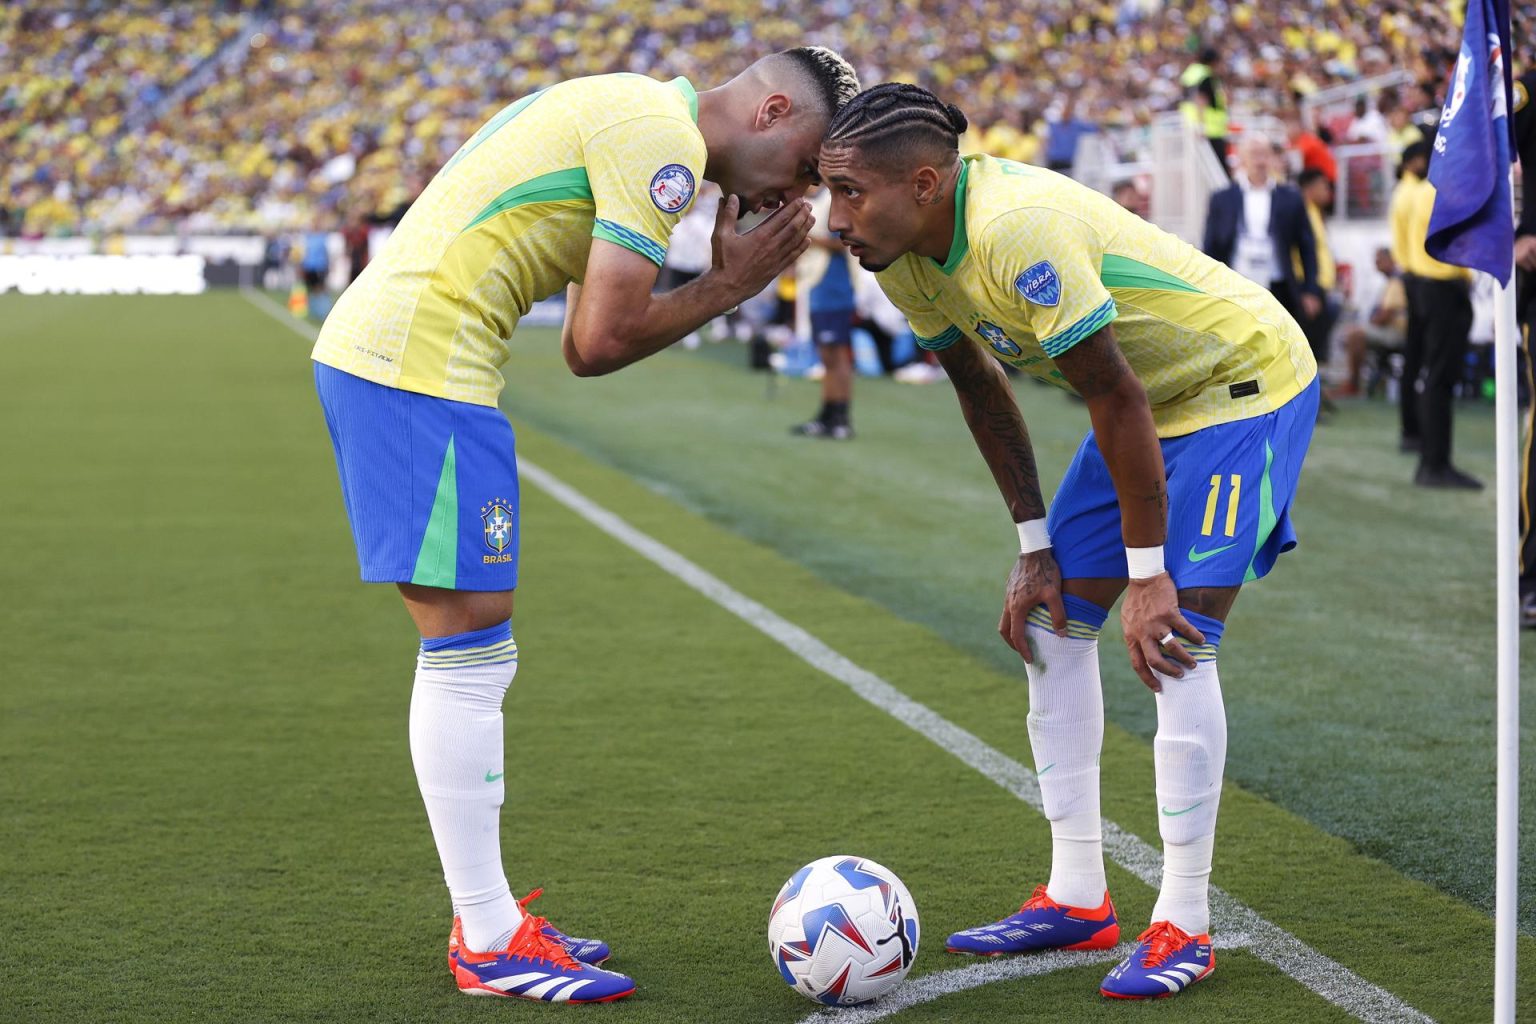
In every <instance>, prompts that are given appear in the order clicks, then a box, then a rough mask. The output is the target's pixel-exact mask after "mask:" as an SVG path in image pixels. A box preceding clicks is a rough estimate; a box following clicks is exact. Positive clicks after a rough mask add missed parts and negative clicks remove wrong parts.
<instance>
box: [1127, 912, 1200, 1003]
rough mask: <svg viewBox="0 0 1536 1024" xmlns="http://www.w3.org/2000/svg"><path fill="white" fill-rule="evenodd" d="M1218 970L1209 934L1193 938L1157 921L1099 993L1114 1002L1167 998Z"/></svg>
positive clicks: (1145, 932) (1174, 926) (1166, 922)
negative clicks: (1115, 1000) (1117, 1000)
mask: <svg viewBox="0 0 1536 1024" xmlns="http://www.w3.org/2000/svg"><path fill="white" fill-rule="evenodd" d="M1215 969H1216V950H1214V949H1212V948H1211V937H1210V936H1209V935H1205V934H1201V935H1191V934H1189V933H1188V932H1186V931H1184V930H1182V929H1180V928H1179V927H1177V926H1176V925H1174V924H1173V923H1172V922H1170V921H1156V922H1154V923H1153V925H1152V927H1150V928H1148V929H1147V930H1146V931H1144V932H1142V933H1141V934H1140V935H1138V936H1137V937H1136V948H1135V949H1134V950H1132V951H1131V955H1130V956H1128V957H1126V958H1125V959H1124V960H1122V961H1120V963H1119V964H1118V965H1116V967H1115V969H1114V970H1112V971H1110V972H1109V974H1108V975H1107V976H1106V977H1105V978H1104V984H1103V985H1101V986H1100V987H1099V991H1100V992H1101V993H1102V994H1104V995H1106V996H1109V997H1111V998H1113V999H1166V998H1167V997H1169V996H1176V995H1178V994H1179V993H1180V992H1182V991H1184V990H1185V989H1186V988H1188V987H1189V986H1191V985H1193V984H1194V983H1195V982H1197V981H1199V980H1200V979H1202V978H1206V977H1209V976H1210V973H1211V972H1212V971H1214V970H1215Z"/></svg>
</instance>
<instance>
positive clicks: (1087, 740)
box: [1025, 597, 1106, 907]
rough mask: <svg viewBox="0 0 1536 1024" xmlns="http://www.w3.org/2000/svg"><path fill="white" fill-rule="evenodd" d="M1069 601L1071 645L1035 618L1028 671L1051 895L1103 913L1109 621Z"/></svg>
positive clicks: (1044, 618) (1037, 613) (1039, 615)
mask: <svg viewBox="0 0 1536 1024" xmlns="http://www.w3.org/2000/svg"><path fill="white" fill-rule="evenodd" d="M1065 600H1066V605H1067V616H1068V623H1067V633H1068V635H1067V636H1065V637H1059V636H1057V635H1056V634H1055V633H1054V632H1052V630H1051V620H1050V616H1049V615H1048V614H1047V613H1046V611H1045V608H1044V607H1043V606H1042V607H1039V608H1036V609H1035V610H1034V611H1033V612H1031V613H1030V617H1029V639H1030V641H1031V643H1032V644H1033V646H1034V662H1033V663H1032V664H1028V665H1026V666H1025V672H1026V673H1027V674H1028V676H1029V745H1030V749H1031V751H1032V752H1033V754H1034V758H1035V774H1036V777H1037V778H1038V779H1039V783H1040V797H1041V800H1042V802H1043V803H1044V805H1045V816H1046V818H1047V819H1049V820H1050V823H1051V879H1050V881H1049V882H1048V883H1047V885H1046V895H1048V896H1050V898H1051V899H1053V900H1055V901H1056V902H1057V903H1063V904H1066V905H1067V906H1069V907H1097V906H1099V905H1100V904H1101V903H1102V902H1103V901H1104V891H1105V880H1104V842H1103V832H1102V829H1101V826H1100V822H1099V750H1100V748H1101V747H1102V746H1103V745H1104V694H1103V690H1102V689H1101V687H1100V684H1099V627H1100V626H1102V625H1103V624H1104V617H1105V614H1106V613H1105V611H1104V609H1102V608H1100V607H1099V606H1097V605H1095V604H1093V603H1091V602H1089V601H1083V600H1080V599H1078V598H1074V597H1068V598H1066V599H1065Z"/></svg>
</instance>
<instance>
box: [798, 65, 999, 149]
mask: <svg viewBox="0 0 1536 1024" xmlns="http://www.w3.org/2000/svg"><path fill="white" fill-rule="evenodd" d="M968 123H969V122H967V121H966V119H965V114H963V113H961V111H960V108H959V107H957V106H955V105H954V104H953V103H945V102H944V101H943V100H940V99H939V98H938V97H937V96H935V95H934V94H933V93H931V92H929V91H928V90H927V89H924V88H922V87H920V86H916V85H908V84H906V83H904V82H887V83H885V84H883V85H877V86H875V87H874V88H872V89H867V90H865V91H864V92H861V93H859V94H858V95H857V96H855V97H854V98H853V99H851V100H849V101H848V104H847V105H846V106H844V107H843V108H842V110H840V111H838V113H837V116H835V117H834V118H832V122H831V123H830V124H829V125H827V134H826V135H825V137H824V138H823V139H822V144H823V145H827V146H834V147H842V146H848V147H856V148H858V149H859V150H860V152H861V153H862V154H863V155H864V156H865V157H866V158H867V159H869V160H871V161H872V162H874V163H877V164H881V165H885V166H890V165H893V164H896V163H898V162H903V161H905V160H909V159H910V158H911V157H913V156H915V155H918V154H922V155H930V154H934V155H943V154H946V153H947V154H950V155H958V154H959V152H960V134H961V133H962V132H964V131H965V129H966V126H967V124H968Z"/></svg>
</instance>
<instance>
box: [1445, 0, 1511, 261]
mask: <svg viewBox="0 0 1536 1024" xmlns="http://www.w3.org/2000/svg"><path fill="white" fill-rule="evenodd" d="M1508 54H1509V0H1468V2H1467V24H1466V32H1465V34H1464V35H1463V36H1462V40H1461V56H1460V57H1459V58H1458V59H1457V61H1456V77H1455V78H1454V80H1453V81H1452V83H1451V95H1450V98H1449V99H1447V100H1446V103H1445V110H1444V112H1443V113H1442V114H1441V115H1440V131H1439V132H1438V133H1437V134H1436V135H1435V147H1434V155H1433V156H1432V157H1431V158H1430V162H1429V180H1430V183H1431V184H1433V185H1434V186H1435V209H1434V212H1433V213H1432V214H1430V218H1429V237H1428V238H1427V239H1425V243H1424V248H1425V249H1426V250H1427V251H1428V252H1429V254H1430V255H1431V256H1433V257H1435V258H1436V259H1438V260H1441V261H1443V262H1445V263H1452V264H1455V265H1456V266H1459V267H1471V268H1473V269H1474V270H1481V271H1484V272H1486V273H1488V274H1491V275H1493V277H1495V278H1497V279H1498V282H1499V283H1500V284H1501V285H1505V286H1508V285H1509V275H1510V270H1511V267H1512V265H1513V262H1514V258H1513V254H1514V250H1515V212H1514V203H1513V200H1512V199H1511V197H1510V192H1509V167H1510V164H1511V163H1512V162H1513V159H1514V157H1513V152H1514V146H1513V133H1512V129H1511V125H1510V122H1509V109H1510V107H1511V106H1512V105H1513V103H1512V99H1513V89H1512V82H1511V77H1510V67H1509V61H1508Z"/></svg>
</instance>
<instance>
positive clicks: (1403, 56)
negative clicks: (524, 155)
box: [0, 0, 1536, 237]
mask: <svg viewBox="0 0 1536 1024" xmlns="http://www.w3.org/2000/svg"><path fill="white" fill-rule="evenodd" d="M1516 6H1517V7H1519V8H1526V7H1531V6H1536V5H1533V4H1531V3H1529V2H1524V3H1520V4H1517V5H1516ZM1520 13H1523V12H1517V20H1519V15H1520ZM1456 35H1457V32H1456V30H1455V29H1454V28H1453V27H1452V26H1450V25H1449V23H1448V21H1447V16H1446V15H1445V14H1443V13H1442V12H1441V10H1440V9H1439V8H1438V7H1429V8H1422V9H1421V8H1419V7H1418V6H1416V5H1409V4H1406V3H1405V2H1403V0H1369V2H1368V3H1366V4H1365V5H1364V8H1363V9H1357V8H1354V7H1349V8H1346V6H1345V5H1343V4H1340V3H1337V2H1331V0H1311V2H1309V3H1307V4H1305V5H1261V4H1254V3H1238V4H1234V5H1225V4H1209V3H1206V2H1204V0H1201V2H1196V3H1194V4H1190V5H1182V4H1179V5H1175V4H1166V5H1164V4H1161V3H1158V2H1155V0H1120V2H1119V3H1110V2H1103V3H1099V4H1097V5H1094V4H1087V5H1084V4H1080V3H1078V2H1076V0H1039V2H1036V3H1032V4H1028V5H1022V6H1021V5H1017V4H1013V3H1009V2H1007V0H939V2H935V3H926V4H923V5H921V6H920V7H918V6H915V5H907V4H902V3H897V2H894V0H829V2H826V3H822V4H819V5H810V6H805V5H800V4H793V3H790V2H789V0H767V2H765V3H758V2H748V0H712V2H710V3H704V4H688V5H683V4H675V3H655V2H644V3H642V2H639V0H613V2H609V3H604V4H601V5H596V4H594V5H590V6H583V5H581V4H574V3H567V2H563V0H529V2H526V3H518V4H507V3H502V2H500V0H461V2H458V3H455V4H453V5H429V6H423V5H420V4H416V3H411V2H406V0H344V2H338V0H330V2H310V0H303V2H301V0H278V2H274V0H260V2H246V3H236V2H226V3H223V4H220V5H217V6H216V7H210V5H208V4H205V3H167V4H163V5H160V6H158V7H154V8H149V9H147V10H146V9H142V8H134V9H132V10H129V9H125V8H123V7H122V6H121V5H118V4H113V3H108V2H101V0H91V2H87V3H83V4H82V3H74V4H65V3H62V2H58V0H48V2H43V3H28V4H21V5H7V6H6V7H5V8H4V9H3V10H0V148H3V149H4V150H5V151H6V153H7V155H8V157H9V159H8V161H7V164H8V166H7V167H6V169H5V171H4V174H5V177H4V179H0V213H3V216H0V231H4V232H5V233H8V234H12V235H25V236H32V237H36V236H41V235H64V234H102V233H113V232H127V231H135V232H145V231H149V232H154V231H171V230H183V231H185V230H191V231H198V232H205V233H207V232H220V231H245V232H249V231H276V230H283V229H292V228H295V227H299V226H311V225H313V224H315V223H316V221H317V219H324V217H328V216H335V215H341V216H344V217H351V218H356V217H361V216H365V215H367V214H369V213H374V212H379V211H384V210H388V209H393V208H397V207H398V206H399V205H400V204H401V203H402V202H403V201H406V200H408V199H409V198H410V197H411V196H412V195H414V193H415V191H416V190H417V189H419V188H420V187H421V185H422V184H423V183H424V181H425V179H426V177H427V176H429V175H430V174H432V173H433V172H434V171H435V170H436V168H437V167H438V166H439V165H440V164H441V163H442V162H443V161H444V160H445V159H446V158H447V156H448V155H449V154H450V153H451V152H452V151H453V150H454V149H455V148H456V147H457V146H458V145H459V143H460V142H462V141H463V140H464V139H465V138H467V137H468V136H469V135H470V134H471V133H472V132H473V131H474V129H475V128H476V127H477V126H478V125H479V124H481V123H482V122H483V121H484V120H485V119H486V118H487V117H488V116H489V115H490V114H491V113H493V112H494V111H495V110H497V109H498V108H499V107H501V106H502V105H504V104H505V103H506V102H507V101H508V99H509V98H511V97H515V96H518V95H520V94H523V93H526V92H528V91H530V90H532V89H535V88H538V87H540V86H543V85H547V84H549V83H551V82H553V81H556V80H559V79H563V78H568V77H572V76H577V75H588V74H595V73H599V72H608V71H635V72H639V73H642V74H649V75H655V76H662V77H666V76H671V75H678V74H682V75H687V76H689V77H690V78H692V79H694V80H695V81H696V82H697V83H699V84H700V85H708V84H712V83H715V82H718V81H721V80H722V79H724V78H725V77H727V76H729V75H730V74H732V73H733V72H734V71H735V70H737V69H739V68H740V67H741V66H742V65H743V64H744V63H746V62H747V61H748V60H750V59H751V58H753V57H756V56H758V55H760V54H763V53H766V52H769V51H772V50H776V49H780V48H783V47H786V46H792V45H797V44H800V43H804V42H807V41H815V42H821V43H825V44H827V45H830V46H834V47H837V48H839V49H841V50H843V51H844V52H846V53H847V54H848V55H849V56H850V58H851V59H852V60H853V61H854V63H855V64H856V65H857V66H858V68H859V70H860V72H861V74H862V75H863V77H864V79H865V80H866V81H868V82H874V81H879V80H882V79H908V80H915V81H918V82H919V83H920V84H923V85H926V86H928V87H930V88H932V89H935V90H936V91H938V92H940V93H941V94H943V95H945V96H946V98H950V99H952V100H953V101H954V102H956V103H958V104H960V106H961V107H962V108H963V109H965V110H966V111H967V112H968V113H969V114H970V115H971V118H972V121H973V123H974V125H975V127H974V128H973V129H972V132H971V133H970V134H969V136H968V138H967V140H966V148H967V149H968V150H976V149H982V148H986V149H989V150H991V151H993V152H996V153H999V154H1000V155H1007V156H1012V157H1014V158H1017V159H1023V160H1043V149H1042V146H1041V144H1040V135H1041V134H1042V133H1043V132H1045V131H1046V130H1048V129H1047V127H1046V125H1047V123H1048V120H1049V116H1050V115H1051V114H1052V113H1053V112H1054V111H1055V110H1057V109H1059V105H1060V98H1061V97H1062V96H1063V95H1065V94H1066V93H1068V92H1070V93H1071V94H1072V95H1073V96H1075V97H1076V101H1077V102H1076V113H1077V115H1078V116H1079V117H1084V118H1086V119H1088V120H1090V121H1092V122H1094V123H1096V124H1100V125H1107V126H1113V125H1127V124H1135V123H1138V122H1142V121H1145V119H1146V118H1148V117H1150V116H1151V115H1152V114H1154V113H1156V112H1159V111H1164V110H1167V109H1170V108H1171V107H1172V106H1174V105H1175V103H1176V102H1177V99H1178V85H1177V83H1178V77H1179V73H1180V71H1181V69H1182V68H1183V67H1184V66H1185V65H1186V64H1187V63H1188V62H1189V60H1190V56H1189V55H1190V52H1191V49H1192V47H1194V46H1196V45H1198V43H1199V41H1200V40H1215V41H1217V42H1218V43H1219V44H1220V45H1221V46H1222V47H1224V48H1225V53H1224V63H1225V68H1224V70H1223V76H1224V80H1225V82H1226V84H1227V89H1228V92H1229V95H1230V96H1231V97H1232V103H1233V106H1234V107H1235V108H1237V109H1246V110H1250V111H1254V112H1266V111H1274V110H1277V109H1279V108H1280V107H1282V106H1284V105H1286V104H1288V103H1289V102H1291V97H1292V94H1293V93H1294V92H1296V91H1298V90H1300V91H1305V90H1309V89H1312V88H1319V87H1324V86H1327V85H1331V84H1335V83H1338V82H1343V81H1348V80H1352V79H1354V78H1357V77H1359V76H1363V75H1371V74H1373V73H1376V72H1379V71H1383V70H1386V69H1389V68H1405V69H1408V70H1410V71H1411V72H1413V73H1414V75H1415V78H1416V79H1417V80H1418V81H1430V82H1441V81H1443V80H1444V77H1445V76H1444V68H1443V67H1441V66H1438V64H1439V63H1443V51H1444V49H1445V48H1446V47H1447V45H1449V46H1452V47H1454V42H1453V41H1454V39H1455V38H1456ZM190 75H197V76H199V77H198V78H197V79H195V80H193V82H191V83H188V85H191V84H195V85H196V86H197V87H195V88H189V87H185V86H184V88H183V90H180V91H179V90H177V88H176V87H177V86H178V84H181V83H183V82H184V80H186V79H187V78H188V76H190ZM183 91H184V92H185V95H182V92H183Z"/></svg>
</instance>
